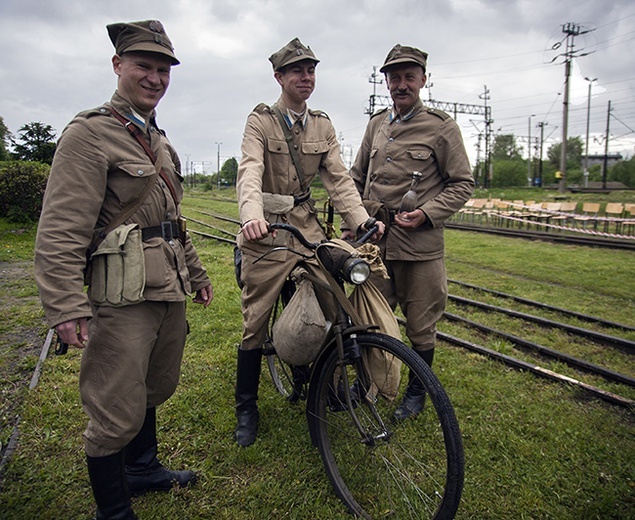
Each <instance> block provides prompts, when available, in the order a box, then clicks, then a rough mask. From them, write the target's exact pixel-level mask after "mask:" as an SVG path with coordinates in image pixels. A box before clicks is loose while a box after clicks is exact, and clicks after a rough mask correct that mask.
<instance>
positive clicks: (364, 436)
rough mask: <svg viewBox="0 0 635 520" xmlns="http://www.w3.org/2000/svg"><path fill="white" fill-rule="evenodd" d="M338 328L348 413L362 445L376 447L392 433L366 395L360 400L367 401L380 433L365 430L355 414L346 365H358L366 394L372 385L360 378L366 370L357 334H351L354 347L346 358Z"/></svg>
mask: <svg viewBox="0 0 635 520" xmlns="http://www.w3.org/2000/svg"><path fill="white" fill-rule="evenodd" d="M336 327H338V329H335V330H334V332H335V342H336V346H337V354H338V358H339V365H340V367H341V378H342V384H343V387H344V396H345V398H346V410H347V411H348V414H349V415H350V416H351V419H352V420H353V424H354V425H355V428H357V431H358V432H359V435H360V437H361V442H362V444H366V445H368V446H374V445H375V442H376V441H387V440H388V439H389V438H390V436H391V433H390V431H389V430H388V428H387V427H386V424H385V423H384V421H383V419H382V418H381V416H380V415H379V414H378V413H377V409H376V408H375V405H374V404H373V403H372V402H371V400H370V399H369V397H368V396H367V395H366V394H365V395H358V398H359V399H360V401H361V400H364V401H366V404H367V406H368V410H370V412H371V414H372V416H373V418H374V419H375V421H376V422H377V424H378V425H379V430H380V433H379V434H377V435H372V434H371V432H370V431H369V430H368V429H365V428H364V426H362V424H361V422H360V420H359V418H358V417H357V413H356V412H355V406H354V404H353V398H352V396H351V385H352V383H351V381H349V378H348V372H347V371H346V365H347V364H353V365H356V367H357V377H358V384H359V386H360V388H361V389H363V390H364V392H365V391H366V389H368V388H369V387H370V385H369V384H368V383H369V382H368V381H362V380H359V378H361V377H362V376H363V375H364V374H365V370H364V363H363V360H362V353H361V349H360V346H359V344H358V343H357V334H351V335H350V336H349V338H350V339H351V340H352V341H353V345H352V346H351V347H350V349H349V350H348V352H347V356H345V354H344V338H343V335H342V330H341V328H339V326H336ZM347 357H348V358H349V359H350V361H347ZM364 379H366V377H365V376H364Z"/></svg>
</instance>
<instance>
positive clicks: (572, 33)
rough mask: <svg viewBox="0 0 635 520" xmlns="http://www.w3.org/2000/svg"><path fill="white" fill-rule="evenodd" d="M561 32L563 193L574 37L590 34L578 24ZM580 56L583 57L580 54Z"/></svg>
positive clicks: (561, 169) (561, 161) (560, 184)
mask: <svg viewBox="0 0 635 520" xmlns="http://www.w3.org/2000/svg"><path fill="white" fill-rule="evenodd" d="M562 32H563V33H564V34H565V40H566V43H565V52H564V65H565V67H564V103H563V107H562V151H561V154H560V172H561V173H562V176H561V177H560V183H559V186H558V190H559V191H560V192H561V193H564V191H565V186H566V179H567V137H568V135H567V134H568V124H569V78H570V77H571V61H572V60H573V58H574V57H576V51H575V43H574V41H575V37H576V36H580V35H581V34H586V33H588V32H590V30H588V29H582V27H581V26H580V25H579V24H575V23H571V22H569V23H566V24H564V25H563V26H562ZM561 45H562V41H560V42H558V43H557V44H555V45H553V46H552V49H554V50H555V49H558V48H559V47H560V46H561ZM580 56H585V54H581V55H580Z"/></svg>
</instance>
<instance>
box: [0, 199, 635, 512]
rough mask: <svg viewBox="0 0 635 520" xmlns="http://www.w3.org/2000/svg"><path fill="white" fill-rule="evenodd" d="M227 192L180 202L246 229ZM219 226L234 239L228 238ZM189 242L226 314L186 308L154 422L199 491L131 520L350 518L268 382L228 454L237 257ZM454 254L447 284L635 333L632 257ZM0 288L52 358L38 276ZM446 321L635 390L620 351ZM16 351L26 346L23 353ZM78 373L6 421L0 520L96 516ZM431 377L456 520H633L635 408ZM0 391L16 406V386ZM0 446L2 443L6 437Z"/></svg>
mask: <svg viewBox="0 0 635 520" xmlns="http://www.w3.org/2000/svg"><path fill="white" fill-rule="evenodd" d="M216 194H217V192H213V193H209V194H204V193H196V194H195V195H194V196H190V197H189V198H188V199H186V201H185V204H184V207H185V212H186V214H187V215H188V216H190V215H191V216H192V217H193V218H199V217H198V216H196V215H195V214H194V213H193V211H192V210H193V209H196V208H198V209H201V210H204V211H208V210H209V211H210V212H213V213H223V214H227V215H231V216H233V217H236V216H237V213H236V206H235V203H232V202H228V201H226V200H211V198H212V197H214V196H216ZM221 194H224V192H221ZM232 195H233V194H232V193H231V192H228V196H227V197H225V198H227V199H230V200H231V199H232V198H234V197H232ZM220 198H221V197H218V199H220ZM201 220H207V219H203V218H201ZM218 225H219V227H223V228H225V229H227V230H234V229H235V226H234V225H232V224H230V223H227V224H226V225H221V224H220V223H219V224H218ZM192 227H193V228H194V227H195V226H194V225H193V224H192ZM0 229H3V230H6V229H7V228H0ZM4 237H5V235H3V250H4V243H5V238H4ZM32 239H33V233H32V231H31V232H29V233H27V234H26V238H24V240H19V239H16V240H13V242H12V245H11V248H12V249H13V251H15V252H14V253H12V255H15V256H14V257H12V258H13V259H12V260H11V261H12V264H9V265H23V266H24V265H26V266H27V267H30V259H29V254H32V253H29V254H27V253H26V251H27V250H28V249H29V247H31V248H32ZM194 241H195V244H196V246H197V249H198V251H199V253H200V255H201V258H202V260H203V262H204V264H205V265H206V267H207V268H208V271H209V273H210V276H211V278H212V280H213V283H214V289H215V299H214V302H213V303H212V305H211V307H210V308H208V309H207V310H204V309H202V308H200V307H199V306H195V305H190V306H189V307H188V319H189V321H190V324H191V329H192V332H191V334H190V336H189V338H188V343H187V346H186V353H185V357H184V361H183V371H182V372H183V373H182V378H181V384H180V386H179V388H178V390H177V392H176V394H175V395H174V396H173V397H172V398H171V399H170V400H169V401H168V402H167V403H166V404H165V405H163V406H162V407H161V408H160V409H159V414H158V417H159V440H160V455H161V458H162V460H163V461H164V462H165V463H166V464H169V465H170V466H173V467H175V468H185V467H187V468H193V469H195V470H197V471H198V472H199V475H200V482H199V484H198V485H197V486H196V487H194V488H192V489H188V490H184V491H179V492H172V493H168V494H153V495H149V496H145V497H141V498H138V499H135V500H134V508H135V512H137V514H138V515H139V516H140V518H157V519H159V518H160V519H171V518H187V519H203V518H206V519H207V518H215V519H216V518H218V519H254V520H255V519H262V518H276V519H277V518H289V519H305V518H306V519H325V520H326V519H339V518H342V519H346V518H350V516H348V515H347V514H346V513H345V511H344V510H343V507H342V505H341V504H340V502H339V500H338V499H337V498H336V497H335V495H334V494H333V491H332V489H331V486H330V484H329V482H328V479H327V477H326V475H325V472H324V469H323V467H322V464H321V461H320V457H319V453H318V452H317V450H316V449H314V448H313V447H312V446H311V443H310V440H309V435H308V431H307V427H306V420H305V417H304V407H303V406H302V405H290V404H288V403H286V402H284V401H283V400H282V399H281V398H280V397H279V396H277V395H276V394H275V392H274V391H273V388H272V385H271V384H270V382H269V381H268V376H267V375H266V373H265V372H263V378H262V383H261V396H260V401H259V404H260V410H261V431H260V435H259V438H258V441H257V442H256V444H255V445H254V446H252V447H250V448H247V449H240V448H238V447H237V446H236V445H235V443H234V441H233V440H232V433H233V428H234V415H233V404H234V402H233V384H234V377H235V349H236V346H237V344H238V343H239V341H240V334H241V316H240V294H239V291H238V288H237V287H236V284H235V280H234V274H233V264H232V247H231V246H230V245H222V244H218V243H216V242H214V241H208V240H203V239H201V238H199V237H194ZM29 244H30V245H29ZM446 248H447V268H448V276H449V278H451V279H456V280H460V281H462V282H466V283H471V284H474V285H478V286H483V287H488V288H490V289H495V290H498V291H502V292H506V293H511V294H515V295H518V296H523V297H525V298H530V299H534V300H538V301H542V302H545V303H549V304H552V305H557V306H559V307H563V308H567V309H571V310H576V311H578V312H584V313H587V314H593V315H599V316H602V317H605V318H607V319H611V320H613V321H617V322H622V323H627V324H630V325H634V324H635V305H634V303H635V302H634V297H633V289H634V285H635V282H633V280H635V272H634V270H635V261H634V260H635V255H633V253H630V252H622V251H614V250H604V249H596V248H594V249H590V248H585V247H581V246H564V245H557V244H549V243H542V242H530V241H523V240H520V239H508V238H501V237H493V236H488V235H484V234H477V233H465V232H459V231H455V230H448V231H447V232H446ZM20 260H21V261H23V262H25V261H27V260H28V261H29V263H28V264H20V263H19V262H18V261H20ZM4 261H8V258H5V260H4ZM16 262H18V263H16ZM1 291H2V293H1V296H2V301H8V298H9V296H10V295H13V294H15V295H16V296H15V298H14V300H15V303H12V304H11V306H10V307H6V308H5V309H4V310H5V312H4V313H3V316H2V317H0V318H1V320H0V323H1V324H2V326H3V330H4V332H5V334H7V333H10V332H11V333H16V331H17V332H20V333H21V332H23V331H24V330H25V329H23V328H20V329H16V330H12V329H11V323H13V322H14V323H19V324H20V327H26V326H28V325H29V324H31V326H32V328H33V330H34V333H35V336H36V337H37V338H39V345H41V343H42V342H43V339H44V335H45V334H46V326H45V325H44V324H43V319H42V313H41V310H40V309H39V307H38V306H37V304H36V303H34V294H35V289H34V284H33V282H32V280H30V278H29V277H28V276H27V277H26V278H24V279H23V280H22V281H21V282H19V283H16V284H13V283H6V282H5V283H4V284H3V285H2V288H1ZM450 292H451V293H452V294H457V295H461V296H465V297H469V298H473V299H477V297H478V299H485V301H489V302H490V303H493V304H499V305H503V306H508V307H511V308H514V309H517V310H521V311H523V312H532V313H534V312H537V311H534V310H529V309H527V308H526V307H525V306H523V305H521V304H516V303H513V302H511V301H509V300H507V301H505V300H500V299H499V298H495V297H493V296H487V297H484V295H482V294H478V291H474V290H469V289H465V288H460V287H459V286H457V285H456V284H450ZM448 310H450V311H451V312H454V313H456V314H461V315H465V316H468V317H470V318H471V319H474V320H475V321H483V322H486V323H487V324H489V325H491V326H493V327H496V328H499V329H502V330H506V331H508V332H510V333H513V334H516V335H519V336H522V337H526V338H527V339H530V340H534V341H537V342H539V343H542V344H545V345H548V346H551V347H552V348H557V349H559V350H567V351H568V352H570V353H572V354H574V355H578V356H580V357H582V356H587V355H588V356H589V357H591V359H592V360H594V362H597V363H601V364H604V365H606V366H608V367H610V368H613V369H615V370H618V371H621V372H624V373H628V374H630V375H631V376H635V369H634V368H633V363H632V355H629V354H625V353H623V352H619V351H616V350H615V349H611V348H610V347H599V346H598V345H595V344H593V343H591V342H588V341H582V340H580V339H579V338H577V337H575V336H572V335H569V334H561V333H557V334H556V333H553V332H552V333H550V332H549V331H545V330H544V329H540V328H539V327H534V326H527V325H526V324H524V325H523V324H520V323H518V322H517V321H516V320H512V319H509V318H501V317H500V316H497V315H493V314H488V313H485V312H482V311H476V310H473V309H468V308H465V307H461V306H457V305H454V304H450V305H449V308H448ZM545 314H546V315H549V316H551V315H552V313H546V312H545ZM552 317H553V316H552ZM554 319H555V318H554ZM558 319H560V320H561V321H567V322H571V323H577V322H576V320H571V319H570V318H566V317H562V316H560V317H558ZM578 325H580V326H584V327H587V328H591V325H589V324H581V323H578ZM439 328H440V330H442V331H444V332H447V333H450V334H453V335H457V336H461V337H465V338H466V339H469V340H470V341H474V342H476V343H481V344H484V345H486V346H487V347H489V348H494V349H496V350H500V351H501V352H504V353H506V354H508V355H512V356H515V357H520V358H522V359H527V360H533V362H534V363H535V364H539V365H541V366H546V367H550V368H551V369H552V370H555V371H558V372H562V373H566V374H568V375H570V376H571V377H576V378H577V379H582V380H585V381H588V382H589V383H590V384H594V385H596V386H601V387H602V388H606V389H610V390H612V391H615V392H616V393H619V394H621V395H625V396H628V397H630V398H631V399H635V393H634V392H633V390H632V389H628V388H625V387H624V386H623V385H616V384H609V383H607V382H604V381H602V380H599V379H598V378H589V377H588V376H586V375H585V374H582V373H579V372H577V371H574V370H571V369H569V368H568V367H565V366H562V364H558V363H553V362H549V361H548V360H545V359H541V358H537V357H535V356H532V355H531V354H528V353H524V352H520V351H518V350H517V349H514V348H513V347H512V345H511V344H509V343H508V342H506V341H502V340H500V339H497V338H491V337H489V338H487V337H484V336H482V335H481V334H479V333H477V332H475V331H471V330H469V329H466V328H465V327H463V326H458V325H457V324H454V323H452V322H450V321H447V320H443V321H442V322H441V323H440V324H439ZM19 335H20V334H17V336H19ZM19 345H20V343H18V342H9V343H7V344H6V345H5V350H4V351H3V352H2V353H0V357H1V359H0V363H2V362H4V360H5V359H7V358H11V355H13V356H14V359H13V363H14V364H15V365H16V366H17V367H18V369H19V370H18V372H17V373H14V377H13V385H19V383H20V382H22V383H24V379H25V377H24V376H25V375H27V374H29V377H30V373H31V372H32V369H33V367H34V364H35V363H34V360H35V359H36V358H37V356H38V355H39V351H37V349H33V348H32V349H31V350H30V351H29V352H27V353H25V354H22V355H21V356H18V354H16V353H15V352H16V351H18V350H20V348H23V347H24V345H25V344H24V342H23V343H22V345H23V347H20V346H19ZM6 349H9V350H10V349H13V350H12V352H13V354H11V353H10V352H9V351H8V350H6ZM79 362H80V353H79V351H77V350H71V351H69V353H68V354H67V355H66V356H53V355H50V356H49V358H48V359H47V360H46V363H45V365H44V370H43V374H42V377H41V379H40V382H39V384H38V386H37V387H36V388H35V389H34V390H31V391H27V390H25V389H24V388H22V389H21V391H20V392H19V393H18V394H13V396H14V397H15V398H16V399H17V398H19V399H20V403H21V404H20V405H19V406H16V407H14V408H13V409H12V410H9V411H8V412H5V415H7V414H9V415H11V417H8V418H7V420H5V423H6V424H7V425H9V426H10V425H11V424H12V421H11V419H12V418H14V417H15V415H16V414H17V413H19V415H20V416H21V420H20V437H19V447H18V449H17V451H16V452H15V453H14V454H13V457H12V459H11V461H10V463H9V464H8V467H7V468H6V471H5V474H4V476H3V480H2V489H1V490H0V518H2V519H4V518H6V519H12V520H13V519H17V520H21V519H25V520H27V519H29V520H30V519H34V518H37V519H58V518H89V517H90V515H91V514H93V513H94V505H93V501H92V497H91V493H90V488H89V484H88V478H87V474H86V470H85V465H84V455H83V451H82V441H81V433H82V430H83V428H84V427H85V422H86V418H85V416H84V414H83V412H82V410H81V405H80V401H79V394H78V388H77V377H78V373H79ZM0 366H2V365H0ZM5 368H6V367H5ZM435 372H436V373H437V375H438V376H439V378H440V380H441V382H442V383H443V385H444V386H445V388H446V390H447V391H448V393H449V395H450V397H451V399H452V402H453V404H454V406H455V410H456V414H457V417H458V420H459V423H460V425H461V429H462V433H463V440H464V444H465V458H466V481H465V491H464V495H463V500H462V502H461V507H460V509H459V513H458V515H457V518H458V519H466V520H468V519H469V520H472V519H479V520H480V519H508V518H509V519H512V518H513V519H561V518H562V519H589V520H590V519H602V520H603V519H628V518H635V413H634V412H633V411H632V410H627V409H623V408H618V407H615V406H611V405H609V404H606V403H604V402H602V401H598V400H596V399H593V398H590V397H589V395H588V394H586V393H584V392H583V391H581V390H579V389H577V388H575V387H571V386H568V385H564V384H560V383H554V382H550V381H547V380H544V379H539V378H536V377H535V376H533V375H532V374H529V373H526V372H520V371H516V370H513V369H511V368H508V367H506V366H504V365H502V364H500V363H498V362H495V361H491V360H488V359H486V358H484V357H482V356H480V355H477V354H474V353H470V352H468V351H466V350H463V349H460V348H457V347H453V346H450V345H447V344H445V343H441V344H440V348H439V349H438V352H437V356H436V357H435ZM0 384H1V385H2V387H1V388H3V399H4V394H5V392H4V389H5V388H8V386H5V383H4V382H3V383H0ZM27 384H28V381H27ZM1 433H2V438H1V439H0V440H1V441H2V443H3V445H4V444H6V441H7V434H8V433H10V429H9V428H7V427H5V428H3V429H2V430H1Z"/></svg>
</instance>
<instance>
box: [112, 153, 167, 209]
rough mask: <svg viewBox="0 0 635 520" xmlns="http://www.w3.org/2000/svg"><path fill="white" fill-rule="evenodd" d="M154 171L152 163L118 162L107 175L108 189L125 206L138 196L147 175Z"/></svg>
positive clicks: (150, 175)
mask: <svg viewBox="0 0 635 520" xmlns="http://www.w3.org/2000/svg"><path fill="white" fill-rule="evenodd" d="M155 173H156V170H155V169H154V166H153V165H152V164H148V163H138V162H120V163H118V164H117V166H116V167H115V168H114V170H113V171H111V172H110V175H109V176H108V189H109V190H110V191H111V192H112V193H113V194H114V195H115V196H116V197H117V199H118V200H119V203H120V204H121V205H123V206H125V205H127V204H129V203H130V202H132V201H134V200H137V199H138V198H139V197H140V195H141V193H142V192H143V189H144V188H145V185H146V182H148V179H149V177H152V176H153V175H154V174H155Z"/></svg>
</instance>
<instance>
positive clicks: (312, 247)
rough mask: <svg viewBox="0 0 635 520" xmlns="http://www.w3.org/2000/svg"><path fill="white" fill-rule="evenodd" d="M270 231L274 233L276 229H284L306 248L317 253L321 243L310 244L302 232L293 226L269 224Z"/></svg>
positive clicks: (280, 223) (278, 223) (279, 223)
mask: <svg viewBox="0 0 635 520" xmlns="http://www.w3.org/2000/svg"><path fill="white" fill-rule="evenodd" d="M269 229H270V230H272V231H273V230H274V229H282V230H284V231H288V232H289V233H291V234H292V235H293V236H294V237H296V238H297V239H298V240H299V241H300V243H301V244H302V245H303V246H304V247H306V248H307V249H310V250H311V251H315V250H316V249H317V246H319V245H320V244H319V242H309V241H308V240H307V239H306V238H305V237H304V235H303V234H302V231H300V230H299V229H298V228H297V227H295V226H292V225H291V224H284V223H282V222H274V223H273V224H269Z"/></svg>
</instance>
